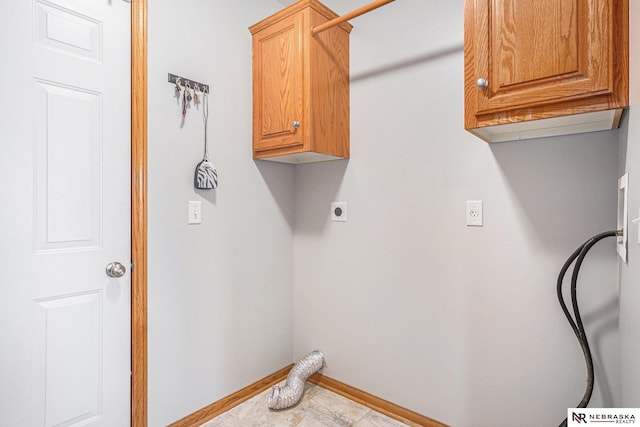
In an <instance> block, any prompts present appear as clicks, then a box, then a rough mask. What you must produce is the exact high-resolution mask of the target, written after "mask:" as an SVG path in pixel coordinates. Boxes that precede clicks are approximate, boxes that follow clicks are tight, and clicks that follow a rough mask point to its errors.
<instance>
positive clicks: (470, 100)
mask: <svg viewBox="0 0 640 427" xmlns="http://www.w3.org/2000/svg"><path fill="white" fill-rule="evenodd" d="M628 9H629V4H628V0H533V1H532V0H465V42H464V44H465V48H464V51H465V128H466V129H468V130H470V131H471V132H473V133H475V134H476V135H478V136H480V137H481V138H483V139H485V140H487V141H490V142H491V141H502V140H513V139H525V138H531V137H539V136H550V135H558V134H565V133H578V132H584V131H592V130H602V129H611V128H612V127H617V126H618V120H619V119H620V114H621V113H622V108H623V107H626V106H628V97H629V95H628V91H629V89H628V43H629V42H628V21H629V14H628Z"/></svg>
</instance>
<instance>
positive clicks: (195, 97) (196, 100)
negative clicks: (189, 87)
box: [193, 83, 200, 104]
mask: <svg viewBox="0 0 640 427" xmlns="http://www.w3.org/2000/svg"><path fill="white" fill-rule="evenodd" d="M198 92H200V85H199V84H198V83H196V84H195V88H194V89H193V103H194V104H198V103H199V102H200V97H199V96H198Z"/></svg>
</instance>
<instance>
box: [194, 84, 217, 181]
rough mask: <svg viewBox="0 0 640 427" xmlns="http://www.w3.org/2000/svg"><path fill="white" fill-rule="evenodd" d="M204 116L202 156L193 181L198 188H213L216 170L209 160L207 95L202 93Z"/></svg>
mask: <svg viewBox="0 0 640 427" xmlns="http://www.w3.org/2000/svg"><path fill="white" fill-rule="evenodd" d="M202 114H203V117H204V158H203V159H202V161H201V162H200V163H198V166H196V172H195V175H194V179H193V181H194V182H193V183H194V185H195V187H196V188H197V189H199V190H213V189H215V188H216V187H217V186H218V171H217V170H216V167H215V166H214V165H213V163H212V162H210V161H209V145H208V143H207V123H208V121H209V96H208V94H207V92H205V93H204V102H203V105H202Z"/></svg>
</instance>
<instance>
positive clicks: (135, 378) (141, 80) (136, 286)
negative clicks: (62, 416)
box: [131, 0, 148, 427]
mask: <svg viewBox="0 0 640 427" xmlns="http://www.w3.org/2000/svg"><path fill="white" fill-rule="evenodd" d="M147 10H148V0H133V1H132V2H131V264H132V268H131V427H146V426H147V30H148V24H147Z"/></svg>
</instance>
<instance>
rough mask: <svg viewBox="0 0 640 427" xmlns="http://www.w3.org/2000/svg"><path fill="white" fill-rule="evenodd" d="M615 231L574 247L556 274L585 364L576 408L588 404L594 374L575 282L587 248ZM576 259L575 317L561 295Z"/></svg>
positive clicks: (561, 298) (572, 283)
mask: <svg viewBox="0 0 640 427" xmlns="http://www.w3.org/2000/svg"><path fill="white" fill-rule="evenodd" d="M617 235H618V232H617V231H607V232H604V233H600V234H596V235H595V236H593V237H591V238H590V239H589V240H587V241H586V242H584V243H583V244H582V245H580V247H578V249H576V250H575V251H574V252H573V253H572V254H571V256H570V257H569V258H568V259H567V261H566V262H565V263H564V265H563V266H562V269H560V274H559V275H558V283H557V292H558V301H559V302H560V307H562V311H563V312H564V315H565V316H566V318H567V320H568V321H569V325H571V329H573V333H574V334H575V335H576V338H578V342H579V343H580V348H582V353H583V354H584V360H585V363H586V365H587V389H586V390H585V392H584V396H583V397H582V400H581V401H580V403H578V405H577V406H576V408H586V407H587V405H588V404H589V400H590V399H591V394H592V393H593V383H594V374H593V359H592V357H591V350H590V349H589V341H588V340H587V334H586V333H585V331H584V325H583V324H582V317H580V310H579V308H578V298H577V291H576V289H577V284H578V273H579V272H580V267H581V266H582V262H583V261H584V257H585V256H586V255H587V253H588V252H589V250H591V248H592V247H593V246H594V245H595V244H596V243H598V242H599V241H600V240H602V239H605V238H607V237H614V236H617ZM573 261H576V264H575V265H574V267H573V274H572V275H571V306H572V308H573V313H574V317H575V321H574V317H572V316H571V313H570V312H569V309H568V308H567V305H566V304H565V302H564V297H563V295H562V282H563V281H564V276H565V274H566V273H567V270H568V269H569V267H570V266H571V264H572V263H573ZM566 425H567V419H566V418H565V419H564V421H562V423H560V427H566Z"/></svg>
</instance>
